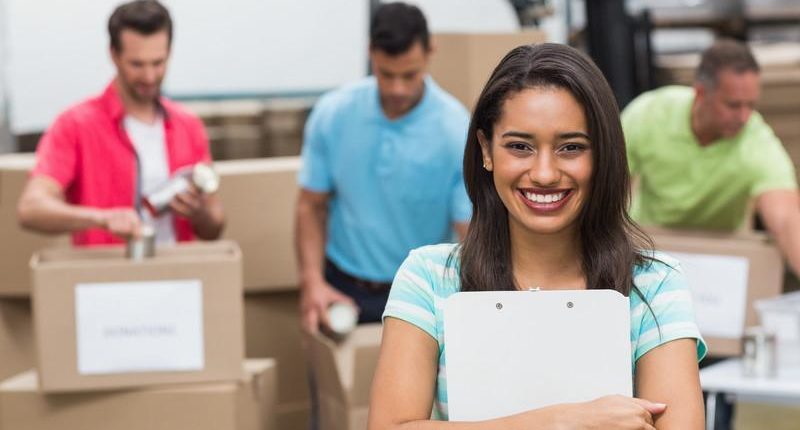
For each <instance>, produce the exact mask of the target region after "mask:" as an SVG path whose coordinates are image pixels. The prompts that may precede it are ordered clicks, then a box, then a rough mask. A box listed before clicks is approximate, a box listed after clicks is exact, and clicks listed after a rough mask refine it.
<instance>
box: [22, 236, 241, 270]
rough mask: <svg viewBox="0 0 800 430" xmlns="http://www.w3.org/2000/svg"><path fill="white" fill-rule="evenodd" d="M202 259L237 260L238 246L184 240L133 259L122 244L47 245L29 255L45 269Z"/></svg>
mask: <svg viewBox="0 0 800 430" xmlns="http://www.w3.org/2000/svg"><path fill="white" fill-rule="evenodd" d="M204 259H213V260H215V261H220V260H238V259H241V251H240V250H239V245H238V244H236V242H233V241H214V242H201V241H197V242H186V243H183V242H182V243H178V244H175V245H170V246H163V247H158V248H157V249H156V255H155V257H152V258H148V259H144V260H139V261H133V260H129V259H128V258H127V257H125V247H124V245H108V246H94V247H89V248H48V249H45V250H42V251H39V252H37V253H36V254H34V255H33V257H31V268H32V269H33V270H47V269H49V268H62V267H63V266H64V265H69V266H70V267H82V266H86V267H87V268H89V267H95V266H97V265H108V266H117V265H118V266H125V267H128V266H131V265H142V266H148V265H153V266H155V265H163V264H176V263H180V262H181V261H193V262H196V261H203V260H204Z"/></svg>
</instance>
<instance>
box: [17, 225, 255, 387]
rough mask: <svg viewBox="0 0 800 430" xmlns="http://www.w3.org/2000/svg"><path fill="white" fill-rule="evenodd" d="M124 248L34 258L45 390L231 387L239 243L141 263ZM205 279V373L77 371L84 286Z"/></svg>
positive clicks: (181, 248)
mask: <svg viewBox="0 0 800 430" xmlns="http://www.w3.org/2000/svg"><path fill="white" fill-rule="evenodd" d="M123 252H124V251H123V249H122V248H121V247H108V248H102V247H99V248H89V249H53V250H46V251H42V252H40V253H37V254H36V255H34V257H33V258H32V260H31V268H32V271H33V279H34V287H33V309H34V328H35V338H36V347H37V363H38V370H39V379H40V382H41V388H42V390H43V391H45V392H59V391H81V390H92V389H111V388H123V387H136V386H146V385H153V384H166V383H183V382H211V381H231V380H236V379H237V378H239V377H240V373H241V361H242V359H243V357H244V333H243V332H244V329H243V324H242V321H243V316H242V307H243V306H242V281H241V279H242V278H241V253H240V251H239V248H238V246H237V245H236V244H235V243H233V242H228V241H221V242H204V243H203V242H198V243H192V244H181V245H176V246H174V247H168V248H160V249H159V250H158V251H157V255H156V256H155V257H153V258H151V259H146V260H143V261H139V262H135V261H130V260H128V259H126V258H125V257H124V254H123ZM177 279H199V280H200V281H201V282H202V296H203V299H202V300H203V301H202V309H203V345H204V368H203V370H200V371H185V372H137V373H115V374H103V375H91V376H89V375H81V374H79V372H78V367H77V344H76V341H77V339H76V335H77V334H76V319H75V291H76V284H77V283H88V282H132V281H163V280H177Z"/></svg>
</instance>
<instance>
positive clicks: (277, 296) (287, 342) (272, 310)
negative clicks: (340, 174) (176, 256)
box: [215, 157, 310, 430]
mask: <svg viewBox="0 0 800 430" xmlns="http://www.w3.org/2000/svg"><path fill="white" fill-rule="evenodd" d="M215 168H216V169H217V171H218V172H219V174H220V176H221V178H222V180H221V182H220V190H219V196H220V200H221V202H222V205H223V207H224V208H225V213H226V218H227V219H226V227H225V231H224V233H223V238H226V239H230V240H235V241H237V242H238V243H239V245H240V246H241V248H242V251H243V252H242V254H243V268H244V271H243V281H244V297H245V300H244V316H245V332H246V333H245V338H246V342H245V345H246V354H247V356H248V357H274V358H276V359H277V360H278V363H279V365H280V366H279V370H278V381H277V382H278V397H277V403H276V407H275V413H276V422H277V427H278V428H280V429H288V430H293V429H298V430H299V429H305V428H307V427H308V416H309V410H310V401H309V392H308V389H309V388H308V368H307V365H306V356H305V352H304V349H303V341H302V332H301V329H300V314H299V309H300V305H299V290H298V281H297V262H296V258H295V253H294V242H293V237H294V205H295V202H296V200H297V195H298V186H297V179H296V178H297V172H298V170H299V168H300V159H299V158H297V157H285V158H265V159H251V160H231V161H221V162H217V163H216V165H215Z"/></svg>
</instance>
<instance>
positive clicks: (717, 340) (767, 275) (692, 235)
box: [647, 228, 784, 357]
mask: <svg viewBox="0 0 800 430" xmlns="http://www.w3.org/2000/svg"><path fill="white" fill-rule="evenodd" d="M647 232H648V233H649V234H650V236H651V237H652V238H653V240H654V241H655V244H656V249H657V250H659V251H662V252H664V253H666V254H668V255H670V254H674V253H683V254H689V255H695V256H700V257H707V256H712V257H714V256H717V257H720V256H721V257H742V258H744V259H746V261H747V270H746V276H747V279H746V280H744V282H746V285H747V289H746V296H745V298H744V304H745V308H744V309H731V310H730V311H731V312H732V313H735V312H744V324H743V325H742V326H741V327H733V329H735V330H734V331H743V330H744V328H745V327H748V326H752V325H757V324H758V315H757V313H756V310H755V308H754V306H753V303H754V302H755V301H756V300H759V299H763V298H768V297H774V296H777V295H779V294H781V291H782V289H783V277H784V262H783V257H782V256H781V253H780V251H779V250H778V249H777V248H776V247H775V245H773V244H772V243H770V242H769V240H768V238H767V236H766V235H764V234H758V233H755V232H738V233H730V234H727V233H715V232H705V231H704V232H699V231H686V230H672V229H663V228H648V229H647ZM679 260H680V258H679ZM687 264H691V262H682V266H683V268H684V271H686V270H687ZM690 278H691V276H688V275H687V282H688V283H689V285H690V287H691V284H692V279H690ZM732 292H733V291H731V293H732ZM693 298H694V302H695V304H694V305H695V313H696V314H697V313H698V311H700V312H702V309H703V308H702V306H703V303H700V302H699V301H698V298H697V297H696V296H695V295H694V294H693ZM713 299H714V298H713V297H710V298H709V300H711V301H713ZM704 301H708V300H705V298H704ZM713 305H714V304H713V303H712V306H713ZM720 324H721V325H725V324H730V321H717V322H716V324H715V325H720ZM700 331H701V334H703V337H704V339H705V340H706V342H707V343H708V347H709V354H711V355H714V356H718V357H722V356H737V355H740V354H741V352H742V342H741V337H740V336H738V337H737V336H722V337H721V336H712V335H708V334H706V333H703V326H700Z"/></svg>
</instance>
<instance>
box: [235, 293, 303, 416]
mask: <svg viewBox="0 0 800 430" xmlns="http://www.w3.org/2000/svg"><path fill="white" fill-rule="evenodd" d="M244 318H245V339H246V342H245V343H246V354H247V357H252V358H258V357H273V358H275V359H276V360H278V364H279V365H280V366H279V367H278V400H277V404H278V405H279V406H283V405H295V406H296V405H298V404H307V403H308V401H309V396H308V365H307V361H306V358H305V357H306V353H305V350H304V349H303V335H302V331H301V329H300V306H299V293H298V292H297V291H284V292H271V293H249V294H247V295H245V299H244ZM287 407H288V406H287Z"/></svg>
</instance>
